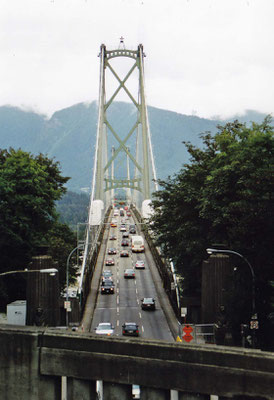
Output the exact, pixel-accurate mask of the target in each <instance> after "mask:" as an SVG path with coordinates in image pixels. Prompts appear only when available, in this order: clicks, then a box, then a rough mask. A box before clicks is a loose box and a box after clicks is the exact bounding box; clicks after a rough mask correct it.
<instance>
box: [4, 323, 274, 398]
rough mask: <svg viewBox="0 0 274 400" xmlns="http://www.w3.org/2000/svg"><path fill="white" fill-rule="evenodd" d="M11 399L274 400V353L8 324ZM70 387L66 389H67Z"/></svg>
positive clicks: (7, 372)
mask: <svg viewBox="0 0 274 400" xmlns="http://www.w3.org/2000/svg"><path fill="white" fill-rule="evenodd" d="M0 345H1V352H0V365H1V368H0V393H1V399H3V400H10V399H12V400H24V399H28V400H38V399H39V400H46V399H51V400H57V399H58V400H60V399H62V400H64V399H66V400H75V399H79V398H81V399H84V400H85V399H89V400H91V399H94V400H95V399H97V398H98V397H96V396H97V394H96V381H103V400H116V399H119V400H128V399H132V385H133V384H137V385H139V386H140V390H141V399H142V400H143V399H144V400H168V399H170V390H176V391H178V399H179V400H190V399H191V400H205V399H208V400H209V399H210V395H217V396H222V400H224V399H230V400H231V399H234V400H236V399H237V400H239V399H241V400H247V399H248V400H258V399H260V400H264V399H267V400H271V399H272V400H273V387H274V354H273V353H267V352H262V351H259V350H253V349H238V348H233V347H224V346H216V345H193V346H188V345H184V344H182V343H168V342H164V341H160V340H142V339H141V338H135V339H133V338H130V339H129V338H128V339H125V338H123V337H102V336H99V335H95V334H90V333H78V332H70V333H69V332H62V331H56V330H54V328H43V327H19V326H4V325H2V326H1V325H0ZM62 383H63V385H62ZM247 396H249V397H247Z"/></svg>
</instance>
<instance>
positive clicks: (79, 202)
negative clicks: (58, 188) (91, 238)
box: [56, 191, 89, 230]
mask: <svg viewBox="0 0 274 400" xmlns="http://www.w3.org/2000/svg"><path fill="white" fill-rule="evenodd" d="M88 206H89V196H88V195H87V194H85V193H81V194H78V193H74V192H71V191H68V192H67V193H66V194H65V195H64V196H63V197H62V198H61V199H60V200H58V201H57V203H56V210H57V212H58V214H60V221H61V222H64V223H66V224H68V225H69V226H71V229H73V230H76V227H77V224H78V223H85V221H86V220H87V216H88Z"/></svg>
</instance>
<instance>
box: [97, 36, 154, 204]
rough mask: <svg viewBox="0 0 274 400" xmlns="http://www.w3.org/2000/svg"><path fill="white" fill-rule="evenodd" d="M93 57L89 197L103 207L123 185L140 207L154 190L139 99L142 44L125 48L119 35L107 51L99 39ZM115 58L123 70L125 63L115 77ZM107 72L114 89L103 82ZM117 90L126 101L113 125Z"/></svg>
mask: <svg viewBox="0 0 274 400" xmlns="http://www.w3.org/2000/svg"><path fill="white" fill-rule="evenodd" d="M99 57H100V87H99V102H98V123H97V139H96V149H95V159H94V173H93V182H92V194H91V200H92V201H94V200H101V201H103V203H104V206H107V205H108V204H110V202H111V200H113V199H112V197H113V194H115V195H116V193H117V192H118V191H119V190H121V189H124V190H125V193H126V194H127V195H129V194H130V196H132V198H131V199H130V200H131V201H132V202H134V203H135V204H136V205H137V206H138V207H140V206H141V204H142V201H144V200H149V199H151V193H152V191H154V190H157V183H156V182H155V181H156V171H155V165H154V158H153V152H152V144H151V137H150V130H149V122H148V112H147V105H146V99H145V85H144V57H145V55H144V52H143V46H142V45H141V44H140V45H139V46H138V48H137V50H127V49H126V48H125V46H124V42H123V38H121V41H120V46H119V48H118V49H116V50H107V49H106V46H105V45H104V44H102V45H101V48H100V54H99ZM117 59H120V60H121V59H122V60H123V62H124V60H125V61H126V63H125V64H124V65H123V73H125V66H126V67H127V68H128V70H126V74H125V76H124V77H120V73H119V72H120V71H119V68H120V69H121V65H122V63H121V62H120V64H119V63H118V65H117ZM115 62H116V66H115ZM136 72H137V74H136ZM109 74H110V75H111V77H112V79H113V78H114V81H115V82H116V85H117V81H118V87H116V89H115V90H114V89H113V88H110V87H109V86H110V85H109V86H108V79H109ZM136 77H137V79H136ZM134 78H135V81H134ZM131 79H132V80H133V81H130V80H131ZM136 82H137V83H136ZM134 90H135V92H134ZM121 92H123V93H124V95H125V94H126V98H127V100H130V104H124V106H125V108H126V110H125V113H124V114H123V113H122V114H121V117H120V119H121V120H120V124H118V125H119V126H117V127H116V126H115V122H117V121H114V120H113V121H112V119H111V118H112V116H113V113H112V110H113V107H114V109H115V106H116V109H117V104H118V103H117V99H118V95H120V94H121ZM119 104H120V103H119ZM122 108H123V107H122V106H120V109H122ZM116 115H117V113H116ZM118 119H119V118H118ZM116 120H117V118H116ZM114 163H115V167H114Z"/></svg>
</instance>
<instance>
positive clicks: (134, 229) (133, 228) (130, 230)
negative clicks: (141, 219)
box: [129, 225, 136, 235]
mask: <svg viewBox="0 0 274 400" xmlns="http://www.w3.org/2000/svg"><path fill="white" fill-rule="evenodd" d="M129 233H130V234H131V235H135V233H136V228H135V225H129Z"/></svg>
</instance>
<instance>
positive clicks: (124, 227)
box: [120, 224, 127, 232]
mask: <svg viewBox="0 0 274 400" xmlns="http://www.w3.org/2000/svg"><path fill="white" fill-rule="evenodd" d="M126 230H127V228H126V226H125V225H124V224H123V225H121V227H120V232H126Z"/></svg>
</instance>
